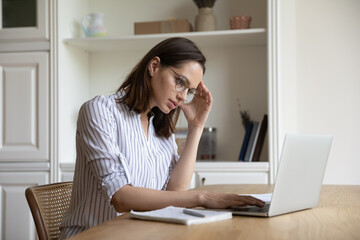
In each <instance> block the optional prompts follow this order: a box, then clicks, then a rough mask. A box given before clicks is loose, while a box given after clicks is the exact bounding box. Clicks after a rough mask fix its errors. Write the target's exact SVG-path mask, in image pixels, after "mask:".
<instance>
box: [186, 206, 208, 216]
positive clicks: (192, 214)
mask: <svg viewBox="0 0 360 240" xmlns="http://www.w3.org/2000/svg"><path fill="white" fill-rule="evenodd" d="M183 213H185V214H188V215H191V216H195V217H205V215H204V214H201V213H199V212H196V211H193V210H190V209H187V208H184V210H183Z"/></svg>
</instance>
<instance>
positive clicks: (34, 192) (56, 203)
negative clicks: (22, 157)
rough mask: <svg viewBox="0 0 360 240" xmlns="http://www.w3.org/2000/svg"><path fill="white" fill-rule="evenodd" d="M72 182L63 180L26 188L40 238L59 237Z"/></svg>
mask: <svg viewBox="0 0 360 240" xmlns="http://www.w3.org/2000/svg"><path fill="white" fill-rule="evenodd" d="M72 184H73V183H72V182H61V183H54V184H48V185H41V186H35V187H29V188H27V189H26V191H25V196H26V200H27V201H28V204H29V207H30V210H31V214H32V216H33V218H34V222H35V226H36V231H37V233H38V235H39V239H40V240H45V239H58V238H59V236H60V229H59V226H60V223H61V220H62V218H63V216H64V213H65V211H66V210H67V209H68V208H69V204H70V198H71V190H72Z"/></svg>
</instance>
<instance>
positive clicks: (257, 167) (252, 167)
mask: <svg viewBox="0 0 360 240" xmlns="http://www.w3.org/2000/svg"><path fill="white" fill-rule="evenodd" d="M195 171H207V172H268V171H269V162H238V161H236V162H223V161H214V162H206V161H203V162H202V161H197V162H196V164H195Z"/></svg>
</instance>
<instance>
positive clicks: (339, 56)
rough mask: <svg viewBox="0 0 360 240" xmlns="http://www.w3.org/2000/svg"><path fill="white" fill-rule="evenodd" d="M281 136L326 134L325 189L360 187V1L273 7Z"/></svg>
mask: <svg viewBox="0 0 360 240" xmlns="http://www.w3.org/2000/svg"><path fill="white" fill-rule="evenodd" d="M279 2H280V4H279V11H280V15H279V16H280V24H279V29H280V31H279V39H280V41H279V82H280V89H281V95H280V96H279V99H280V109H281V114H280V118H281V121H280V124H281V134H280V135H281V136H282V135H283V134H284V133H286V132H299V133H330V134H332V135H334V141H333V145H332V149H331V153H330V158H329V162H328V166H327V170H326V174H325V179H324V183H325V184H360V125H359V122H360V111H359V103H360V94H359V93H360V26H359V23H360V14H359V10H360V1H358V0H342V1H338V0H301V1H300V0H298V1H296V0H290V1H289V0H282V1H279Z"/></svg>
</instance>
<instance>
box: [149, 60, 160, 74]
mask: <svg viewBox="0 0 360 240" xmlns="http://www.w3.org/2000/svg"><path fill="white" fill-rule="evenodd" d="M159 67H160V58H159V57H154V58H153V59H151V61H150V63H149V65H148V70H149V74H150V76H153V74H154V73H155V72H156V70H157V69H159Z"/></svg>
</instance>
